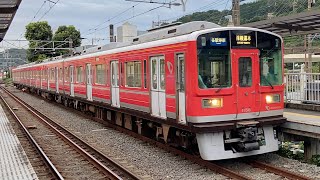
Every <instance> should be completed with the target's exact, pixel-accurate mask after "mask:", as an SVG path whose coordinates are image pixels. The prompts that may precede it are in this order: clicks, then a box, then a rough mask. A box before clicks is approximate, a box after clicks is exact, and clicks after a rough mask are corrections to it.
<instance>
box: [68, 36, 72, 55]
mask: <svg viewBox="0 0 320 180" xmlns="http://www.w3.org/2000/svg"><path fill="white" fill-rule="evenodd" d="M69 48H70V51H69V53H70V56H72V48H73V41H72V38H71V37H69Z"/></svg>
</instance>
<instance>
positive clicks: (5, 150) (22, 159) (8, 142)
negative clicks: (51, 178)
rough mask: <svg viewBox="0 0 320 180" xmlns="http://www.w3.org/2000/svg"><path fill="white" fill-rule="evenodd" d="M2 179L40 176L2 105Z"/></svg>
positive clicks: (12, 179) (11, 179) (10, 179)
mask: <svg viewBox="0 0 320 180" xmlns="http://www.w3.org/2000/svg"><path fill="white" fill-rule="evenodd" d="M0 179H4V180H20V179H23V180H24V179H28V180H30V179H32V180H37V179H38V177H37V175H36V173H35V171H34V169H33V167H32V165H31V164H30V161H29V159H28V157H27V155H26V153H25V151H24V149H23V147H22V146H21V144H20V141H19V139H18V137H17V135H16V134H15V132H14V130H13V128H12V127H11V125H10V122H9V120H8V118H7V116H6V114H5V112H4V110H3V108H2V106H1V105H0Z"/></svg>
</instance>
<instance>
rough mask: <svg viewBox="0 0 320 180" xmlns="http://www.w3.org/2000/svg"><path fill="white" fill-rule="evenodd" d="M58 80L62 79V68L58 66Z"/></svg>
mask: <svg viewBox="0 0 320 180" xmlns="http://www.w3.org/2000/svg"><path fill="white" fill-rule="evenodd" d="M59 80H60V81H62V80H63V70H62V68H59Z"/></svg>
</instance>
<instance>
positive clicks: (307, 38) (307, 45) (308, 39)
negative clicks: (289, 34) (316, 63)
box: [304, 0, 315, 73]
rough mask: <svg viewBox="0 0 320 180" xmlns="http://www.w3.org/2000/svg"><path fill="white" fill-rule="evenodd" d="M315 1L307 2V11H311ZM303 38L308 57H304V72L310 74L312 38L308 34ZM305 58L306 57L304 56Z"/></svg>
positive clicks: (309, 0)
mask: <svg viewBox="0 0 320 180" xmlns="http://www.w3.org/2000/svg"><path fill="white" fill-rule="evenodd" d="M314 3H315V0H308V11H310V10H311V8H312V6H313V5H314ZM304 37H305V48H307V49H306V54H308V57H305V59H306V60H305V61H307V63H306V66H305V67H306V72H308V73H311V72H312V53H311V48H312V37H311V34H308V35H307V36H304ZM305 56H306V55H305Z"/></svg>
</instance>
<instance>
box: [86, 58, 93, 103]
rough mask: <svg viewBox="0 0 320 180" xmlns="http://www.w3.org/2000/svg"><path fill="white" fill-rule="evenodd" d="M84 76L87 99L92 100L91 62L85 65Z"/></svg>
mask: <svg viewBox="0 0 320 180" xmlns="http://www.w3.org/2000/svg"><path fill="white" fill-rule="evenodd" d="M86 77H87V82H86V86H87V99H88V100H89V101H92V66H91V64H87V65H86Z"/></svg>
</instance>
